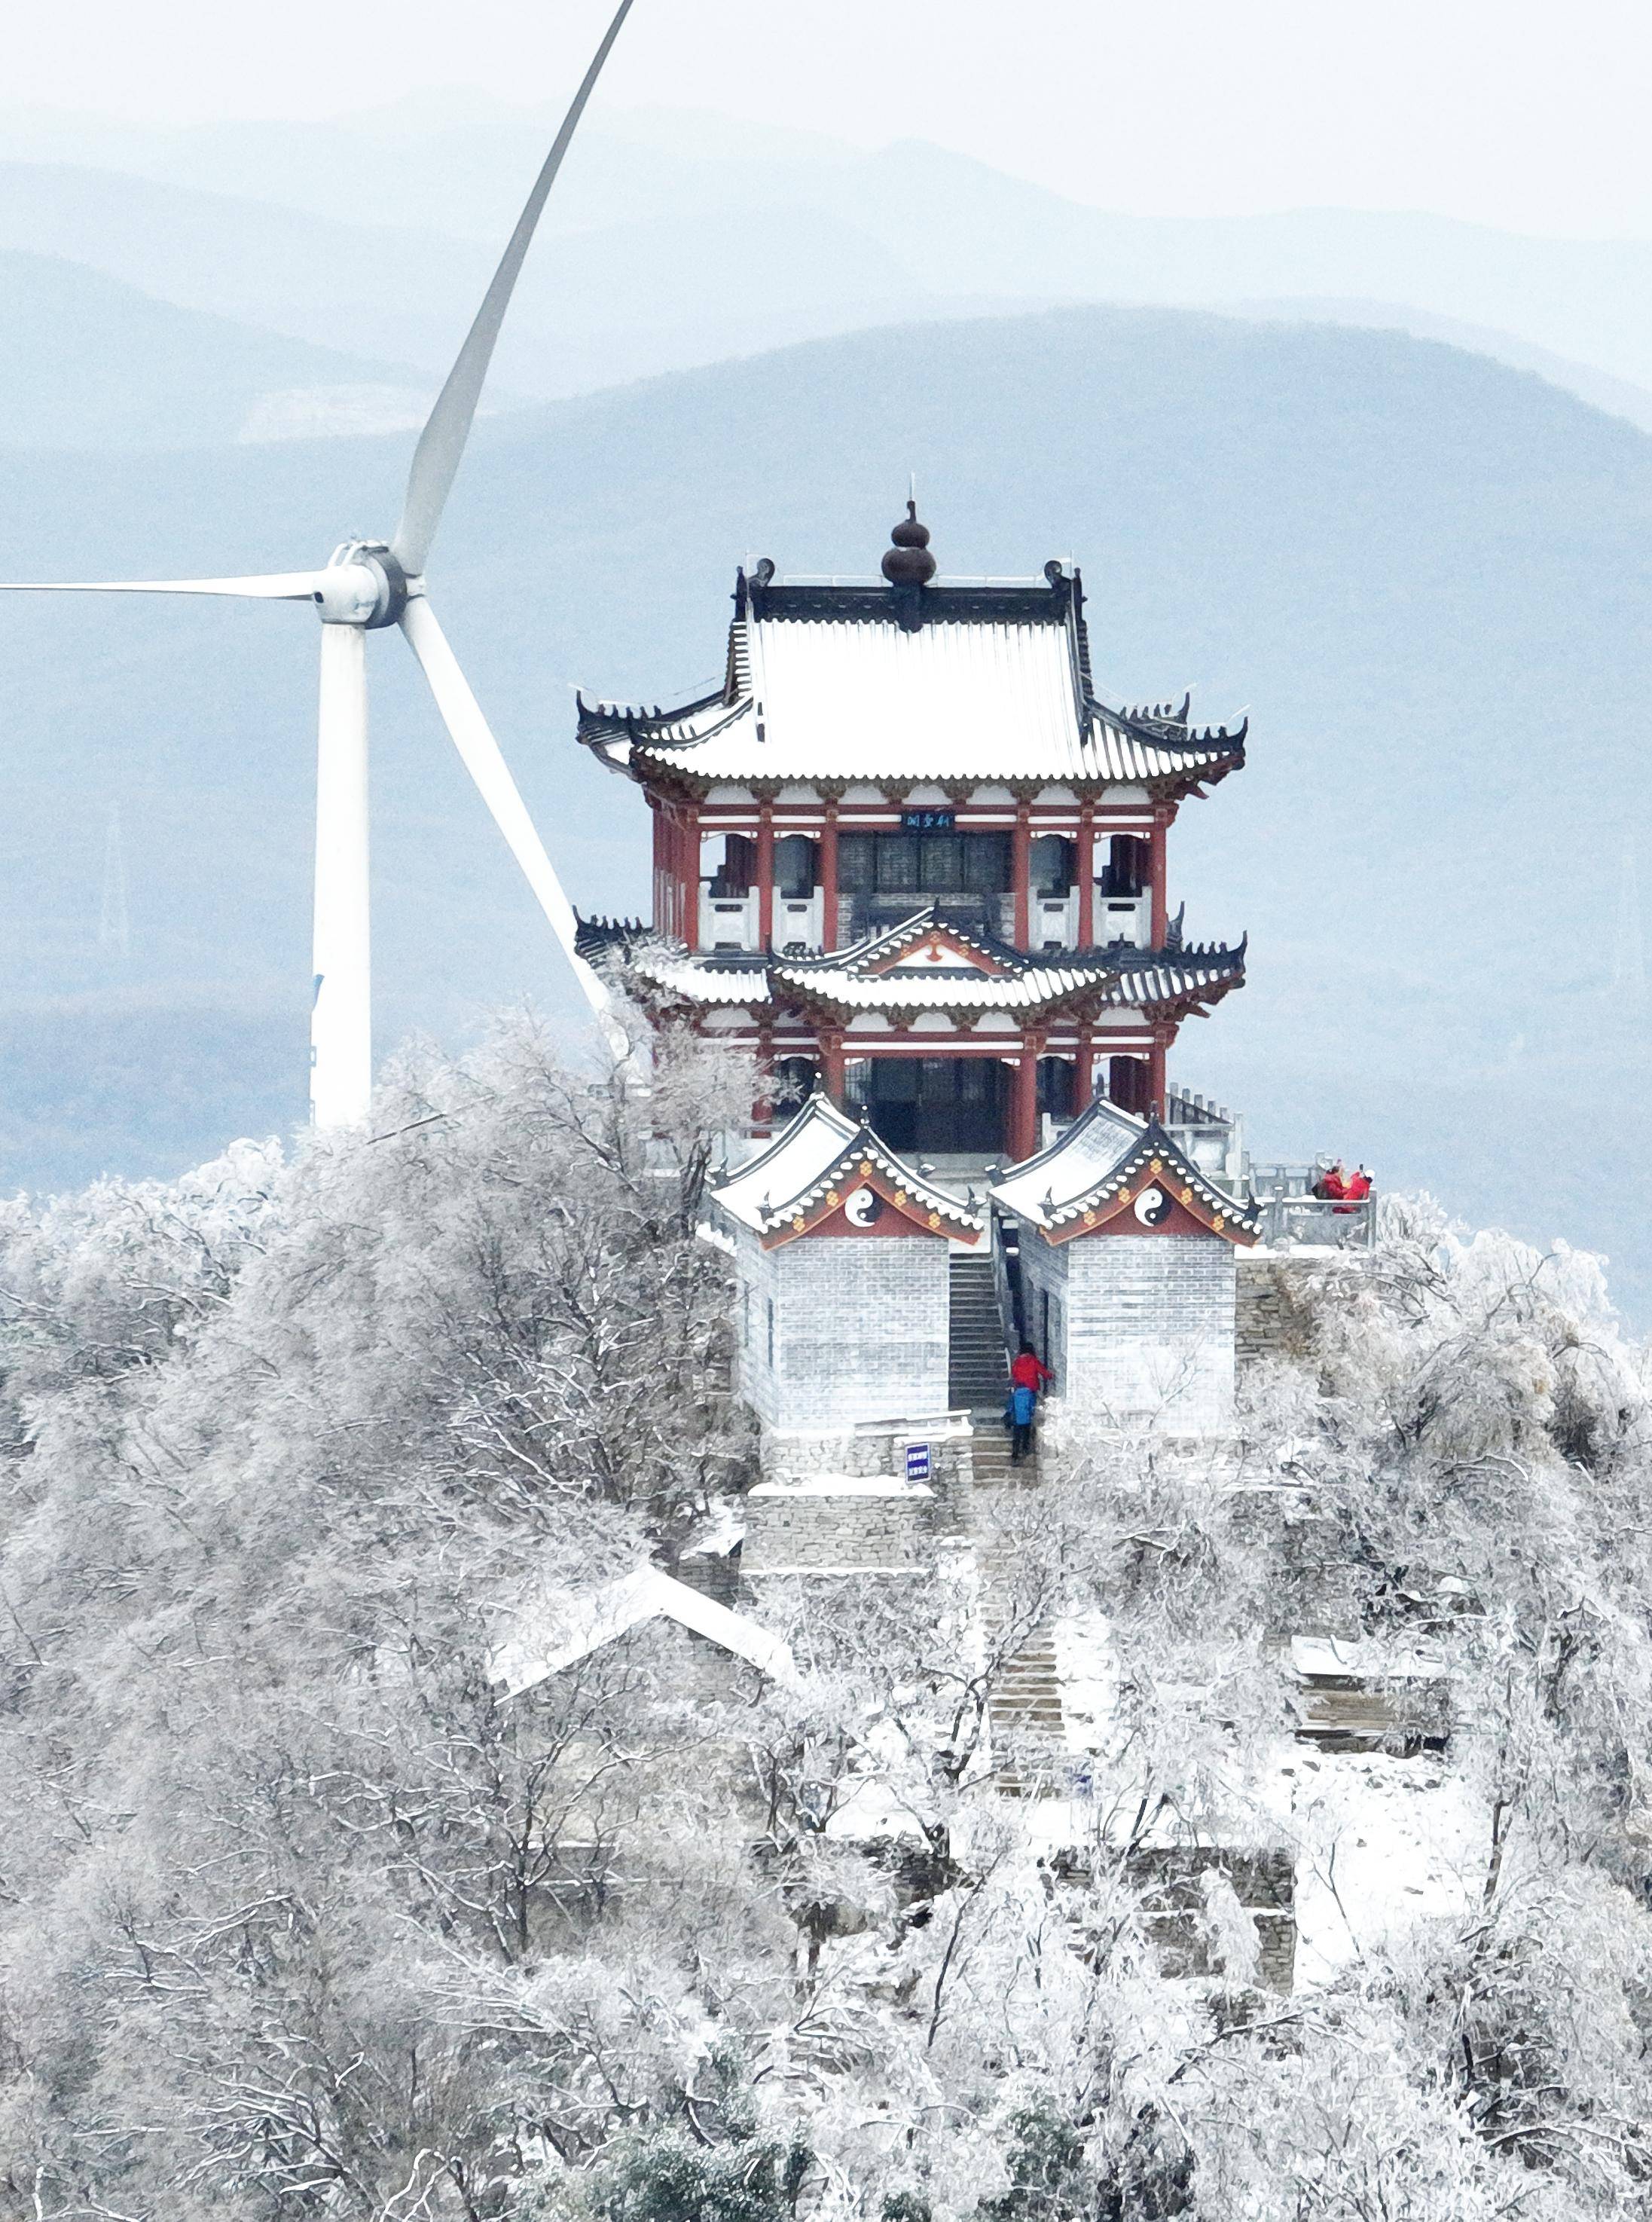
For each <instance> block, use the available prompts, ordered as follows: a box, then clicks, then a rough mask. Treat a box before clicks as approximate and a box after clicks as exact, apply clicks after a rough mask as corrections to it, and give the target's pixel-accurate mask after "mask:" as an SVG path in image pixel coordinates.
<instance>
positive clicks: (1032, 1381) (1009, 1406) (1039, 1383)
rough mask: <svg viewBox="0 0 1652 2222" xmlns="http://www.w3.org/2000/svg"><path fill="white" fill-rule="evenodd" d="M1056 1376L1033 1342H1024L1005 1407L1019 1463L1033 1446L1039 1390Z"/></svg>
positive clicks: (1013, 1367)
mask: <svg viewBox="0 0 1652 2222" xmlns="http://www.w3.org/2000/svg"><path fill="white" fill-rule="evenodd" d="M1054 1378H1055V1376H1054V1374H1053V1373H1052V1372H1051V1371H1050V1370H1049V1368H1048V1365H1045V1363H1044V1361H1043V1359H1042V1358H1040V1357H1039V1355H1038V1353H1037V1352H1036V1350H1035V1349H1034V1348H1033V1346H1032V1345H1031V1343H1029V1342H1023V1344H1022V1346H1021V1347H1020V1349H1019V1350H1018V1351H1017V1353H1016V1355H1015V1357H1014V1358H1013V1359H1011V1362H1010V1395H1009V1400H1008V1402H1007V1403H1005V1405H1004V1424H1005V1426H1006V1427H1007V1428H1009V1430H1010V1463H1011V1466H1019V1465H1020V1464H1021V1461H1022V1459H1024V1458H1025V1457H1026V1455H1027V1453H1029V1451H1030V1450H1031V1448H1032V1439H1033V1422H1034V1421H1035V1419H1036V1417H1037V1413H1038V1392H1039V1390H1041V1389H1042V1387H1043V1386H1044V1384H1045V1383H1046V1382H1047V1381H1053V1380H1054Z"/></svg>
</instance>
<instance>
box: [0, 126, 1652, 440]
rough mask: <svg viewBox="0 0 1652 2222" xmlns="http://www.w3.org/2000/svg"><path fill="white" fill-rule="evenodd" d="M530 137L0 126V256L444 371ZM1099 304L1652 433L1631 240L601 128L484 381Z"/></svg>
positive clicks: (547, 394)
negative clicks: (1457, 358) (1363, 333)
mask: <svg viewBox="0 0 1652 2222" xmlns="http://www.w3.org/2000/svg"><path fill="white" fill-rule="evenodd" d="M550 128H551V124H550V117H549V115H548V112H541V111H540V110H530V109H508V108H504V107H502V106H501V105H499V104H490V103H487V102H485V101H484V100H481V99H480V98H478V99H476V100H474V101H472V102H471V103H468V104H466V103H464V102H460V103H458V104H454V103H451V102H448V101H446V100H442V99H439V98H433V99H431V100H430V101H429V102H424V103H418V102H413V103H402V104H397V105H396V106H395V107H394V108H392V109H391V110H385V111H381V112H379V113H377V114H375V115H372V116H360V117H353V118H352V117H347V118H341V119H339V120H337V121H336V122H330V123H305V124H291V123H276V122H267V123H248V124H237V125H235V127H233V128H231V127H229V126H198V127H194V128H192V129H174V130H165V129H153V128H150V129H144V128H139V127H127V126H115V125H111V124H108V123H106V122H101V121H100V120H99V119H96V118H74V117H53V116H41V115H40V114H39V113H37V112H30V111H18V110H13V111H11V112H10V113H9V115H6V114H4V113H0V157H3V156H9V157H10V158H11V159H10V160H9V161H6V162H4V163H3V166H0V187H3V192H0V244H4V245H9V246H10V247H13V248H20V249H24V250H31V251H36V252H41V253H45V254H55V255H59V256H62V257H66V258H67V259H70V260H84V261H85V262H87V263H88V264H90V265H91V267H96V268H97V269H100V270H103V271H104V272H105V273H108V274H110V275H111V276H114V277H116V278H118V279H122V281H124V282H126V283H129V284H134V285H136V286H139V287H141V289H143V290H145V291H147V292H153V293H155V294H157V295H159V296H161V297H163V298H166V299H170V300H173V301H176V302H177V303H178V304H180V305H182V306H185V307H191V308H195V309H197V310H200V311H203V312H206V313H212V314H217V315H224V316H229V317H235V318H236V319H238V320H240V321H242V322H247V323H257V324H260V325H261V326H266V327H268V328H269V329H270V330H273V331H278V332H282V333H285V334H287V335H288V336H292V337H296V338H299V339H303V340H307V341H310V342H313V343H316V344H319V345H328V346H346V347H349V348H355V349H357V350H359V351H361V352H363V353H366V354H374V355H383V356H386V357H388V358H390V359H392V360H395V361H407V362H411V363H415V364H417V365H418V366H420V367H421V368H422V370H423V371H424V372H425V373H427V374H429V375H433V376H435V375H440V373H441V372H442V371H443V370H445V368H446V365H447V361H448V360H449V359H450V358H451V354H452V350H453V348H454V346H455V345H456V343H457V340H458V337H459V336H460V334H461V333H462V332H463V330H465V328H466V325H467V323H468V322H469V318H470V315H471V313H472V311H473V308H474V304H475V301H476V298H478V296H479V292H480V291H481V289H482V287H483V286H485V283H486V279H487V276H488V274H489V272H490V271H491V267H492V261H493V258H494V255H495V254H496V253H497V248H498V247H499V245H500V243H501V242H502V241H503V240H504V237H505V236H506V235H507V233H508V231H509V229H510V224H511V223H512V222H513V221H514V219H515V216H516V210H517V209H518V207H519V205H520V202H521V199H522V197H523V192H524V191H525V190H526V188H527V185H528V183H529V180H530V179H531V178H532V176H533V174H534V173H535V169H536V168H537V166H538V164H539V162H540V160H541V158H542V155H543V152H544V148H545V144H546V141H547V137H548V131H549V129H550ZM1096 299H1101V300H1114V301H1128V302H1137V303H1159V304H1187V305H1209V306H1226V307H1237V308H1240V309H1242V310H1243V309H1245V308H1247V306H1248V304H1254V303H1256V302H1267V303H1271V304H1277V305H1278V311H1279V312H1280V313H1283V314H1287V315H1288V314H1292V313H1294V312H1296V311H1295V308H1294V304H1300V313H1301V314H1303V315H1305V316H1311V317H1315V318H1317V319H1323V320H1329V321H1333V322H1349V323H1357V324H1367V323H1371V322H1372V321H1373V318H1374V315H1375V317H1377V319H1378V320H1379V321H1381V322H1383V323H1392V324H1393V325H1394V326H1396V327H1397V328H1399V329H1406V330H1413V331H1416V332H1417V333H1418V334H1419V335H1420V336H1454V337H1459V338H1461V340H1462V342H1463V343H1464V344H1468V345H1472V346H1474V348H1476V349H1478V350H1480V351H1482V352H1486V353H1488V354H1490V355H1492V356H1494V357H1495V358H1497V359H1499V360H1503V361H1510V362H1511V363H1513V364H1515V365H1516V366H1517V367H1534V368H1537V369H1539V370H1541V372H1542V374H1543V375H1544V376H1546V377H1549V378H1550V379H1552V380H1554V381H1555V382H1556V383H1558V384H1561V385H1562V386H1567V387H1568V388H1569V389H1571V390H1573V391H1575V392H1580V393H1581V394H1582V395H1583V396H1584V398H1586V399H1590V400H1592V401H1594V402H1596V403H1598V404H1599V405H1602V406H1607V407H1612V408H1616V409H1618V410H1620V411H1623V412H1624V413H1625V414H1627V415H1628V416H1629V417H1631V419H1633V420H1634V421H1636V422H1645V421H1646V420H1647V419H1648V418H1649V417H1652V311H1648V310H1647V309H1646V308H1645V307H1644V305H1643V304H1645V303H1646V302H1648V301H1649V299H1652V246H1649V245H1648V244H1647V243H1645V242H1636V241H1619V242H1611V241H1567V240H1548V239H1531V238H1521V237H1518V236H1516V235H1510V234H1505V233H1499V232H1497V231H1494V230H1492V229H1486V228H1484V227H1480V226H1475V225H1473V224H1467V223H1458V222H1455V221H1452V220H1449V219H1445V218H1441V217H1431V216H1421V215H1415V214H1406V213H1403V212H1401V213H1387V214H1385V213H1381V212H1373V211H1360V210H1287V211H1284V212H1281V213H1280V214H1278V215H1275V216H1267V217H1231V218H1229V217H1210V218H1198V219H1184V218H1174V219H1171V218H1156V217H1135V216H1126V215H1120V214H1118V213H1117V212H1113V211H1108V210H1103V209H1098V208H1090V207H1086V206H1085V205H1083V204H1079V203H1078V202H1074V201H1071V200H1067V199H1064V198H1062V197H1061V196H1060V195H1058V194H1054V193H1051V192H1049V191H1046V190H1045V189H1044V188H1042V187H1041V186H1036V185H1030V184H1028V183H1026V182H1025V181H1024V180H1022V179H1016V178H1012V177H1008V176H1005V175H1003V174H1002V173H998V172H995V171H993V170H992V169H991V168H990V167H988V166H986V165H984V164H982V163H980V162H978V161H975V160H972V159H970V158H968V157H966V156H963V155H961V154H951V153H948V151H946V150H944V149H942V148H936V147H931V146H927V145H924V144H923V143H920V142H916V141H913V142H904V143H900V144H896V145H893V146H890V147H887V148H880V149H876V150H873V151H872V152H862V151H860V150H859V149H856V148H850V147H847V146H844V147H835V146H834V145H833V144H832V143H831V142H830V141H818V142H817V141H809V140H807V139H804V138H803V137H802V136H801V135H794V134H786V133H768V134H765V133H762V132H759V131H755V130H754V129H750V128H749V127H745V126H741V125H737V124H735V123H733V122H729V120H728V119H717V118H704V119H698V120H697V119H692V118H686V119H685V118H680V117H674V116H670V115H666V116H641V117H628V116H625V115H623V113H622V114H620V115H618V116H598V117H595V118H593V119H592V121H591V124H590V125H589V126H588V128H587V129H586V130H585V132H584V133H582V135H581V136H580V138H579V140H578V141H576V144H575V147H574V148H573V152H572V154H571V155H570V157H569V160H568V163H567V166H566V170H565V172H564V174H563V177H562V179H560V183H559V186H558V191H557V194H556V196H555V198H554V201H553V204H552V205H551V207H550V209H549V210H548V215H547V219H546V233H545V236H544V238H543V239H541V242H540V245H539V247H538V248H537V249H536V251H535V255H534V256H533V257H532V258H531V260H530V261H529V267H528V271H527V273H526V275H525V278H524V281H523V293H522V296H521V298H519V300H518V302H517V304H516V309H515V311H513V316H512V320H511V323H510V326H509V327H508V328H507V330H506V333H505V336H504V343H503V353H502V356H501V363H500V380H501V385H502V386H503V387H504V388H505V389H508V390H510V389H514V390H516V391H518V392H522V393H523V394H529V395H536V396H538V397H540V398H542V399H550V398H554V397H556V396H559V395H563V394H567V393H572V392H589V391H592V390H594V389H597V388H598V387H601V386H606V385H610V384H613V383H615V382H616V381H618V380H623V379H626V378H631V377H637V376H647V375H651V374H654V373H657V372H659V371H661V370H665V369H672V368H679V367H688V366H691V365H693V364H696V363H700V362H710V361H720V360H724V359H727V358H728V357H729V356H731V355H742V354H746V353H750V352H754V351H759V350H760V349H762V348H769V347H773V346H777V345H781V344H785V343H787V342H791V341H793V340H796V339H799V338H807V337H811V336H827V335H829V334H831V333H833V332H838V331H844V330H856V329H860V328H863V327H865V326H867V325H871V324H877V323H894V322H900V321H903V320H904V319H906V318H908V317H911V316H914V315H922V316H924V317H941V316H949V315H954V314H976V313H979V312H980V311H983V310H985V309H989V308H992V309H1000V310H1004V311H1024V310H1026V309H1029V308H1036V307H1038V306H1041V305H1044V304H1049V303H1053V302H1056V301H1061V300H1067V301H1079V300H1096ZM1373 304H1375V308H1374V306H1373Z"/></svg>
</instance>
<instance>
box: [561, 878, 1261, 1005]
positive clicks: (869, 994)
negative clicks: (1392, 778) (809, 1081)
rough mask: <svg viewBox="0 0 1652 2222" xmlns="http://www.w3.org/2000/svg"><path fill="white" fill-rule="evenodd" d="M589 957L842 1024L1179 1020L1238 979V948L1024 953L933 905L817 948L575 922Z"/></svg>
mask: <svg viewBox="0 0 1652 2222" xmlns="http://www.w3.org/2000/svg"><path fill="white" fill-rule="evenodd" d="M579 946H580V951H581V953H582V954H583V955H585V957H592V958H600V957H604V956H605V955H612V954H614V953H616V951H624V952H625V953H626V954H627V955H628V956H629V961H630V971H631V976H632V977H633V979H634V980H635V981H636V982H638V983H639V985H640V986H641V988H642V989H643V990H644V992H645V993H650V992H651V998H652V1000H655V1001H663V1002H667V1003H671V1004H680V1005H684V1006H688V1007H693V1006H696V1005H698V1006H702V1007H706V1008H715V1007H717V1006H719V1005H721V1006H723V1007H735V1006H740V1005H745V1006H749V1007H762V1006H767V1007H771V1008H773V1009H782V1008H783V1009H787V1010H790V1011H794V1012H796V1013H797V1014H798V1015H800V1016H802V1017H805V1018H817V1019H819V1020H823V1021H827V1022H830V1021H833V1020H835V1021H837V1022H838V1023H842V1022H843V1021H844V1020H848V1019H851V1018H853V1017H854V1015H855V1014H857V1013H860V1012H872V1011H875V1012H880V1013H884V1014H888V1015H889V1016H891V1017H892V1018H894V1019H896V1020H900V1021H910V1018H911V1017H913V1016H915V1015H916V1014H918V1013H920V1012H939V1013H945V1014H948V1015H950V1016H952V1017H954V1018H957V1019H959V1020H967V1019H968V1018H969V1017H971V1016H973V1015H977V1014H980V1013H983V1012H988V1011H1005V1012H1013V1013H1014V1014H1016V1015H1017V1017H1020V1018H1034V1017H1038V1016H1042V1017H1045V1018H1049V1017H1052V1016H1054V1015H1056V1014H1066V1013H1071V1012H1077V1011H1082V1012H1084V1013H1086V1014H1088V1015H1090V1016H1092V1018H1098V1017H1099V1016H1100V1015H1101V1014H1103V1013H1104V1012H1108V1011H1140V1012H1143V1013H1150V1014H1152V1015H1154V1016H1155V1017H1158V1018H1164V1019H1172V1018H1182V1017H1185V1016H1186V1015H1187V1014H1188V1013H1190V1012H1192V1011H1195V1010H1207V1009H1209V1008H1210V1007H1211V1006H1212V1005H1213V1004H1215V1003H1217V1002H1218V1001H1220V1000H1221V998H1222V997H1223V995H1228V994H1230V992H1231V991H1232V990H1233V989H1235V988H1237V987H1239V986H1241V985H1242V983H1243V981H1244V976H1245V944H1244V942H1242V941H1241V942H1240V943H1239V944H1238V945H1236V947H1233V948H1224V947H1221V946H1218V945H1204V946H1196V947H1192V948H1184V947H1180V946H1177V947H1175V948H1172V949H1167V950H1163V951H1154V950H1145V949H1136V948H1131V947H1129V946H1128V945H1124V944H1120V945H1118V946H1117V947H1115V948H1110V949H1095V950H1085V951H1062V952H1061V954H1060V956H1059V957H1057V956H1054V955H1042V956H1034V955H1029V954H1027V953H1026V952H1024V951H1021V950H1018V949H1015V948H1012V947H1011V945H1010V944H1009V943H1008V942H1005V941H1001V940H998V938H995V937H992V936H989V935H986V934H983V933H981V932H979V930H978V929H972V928H971V927H968V926H962V925H960V924H955V923H954V922H953V921H951V920H948V918H947V917H946V915H945V913H944V911H943V909H942V906H941V905H940V904H938V903H929V904H926V905H925V906H924V907H923V909H922V910H919V911H916V912H914V913H913V914H912V916H911V917H910V918H908V919H904V920H902V921H901V922H900V923H899V924H898V925H897V926H892V927H890V928H887V929H885V931H883V932H879V933H874V934H869V935H868V936H867V938H865V939H864V940H862V941H860V942H859V943H857V944H856V945H855V946H854V948H851V949H844V950H835V951H831V952H830V953H829V954H825V955H820V956H813V957H810V956H802V955H795V956H787V957H774V956H772V955H766V954H764V953H763V952H757V953H756V954H754V955H751V956H746V955H716V954H713V955H710V956H699V957H691V956H689V955H688V953H687V952H686V951H685V950H683V949H681V948H680V947H678V946H675V945H673V944H671V943H669V942H666V941H661V940H660V939H659V938H656V937H655V936H654V935H652V934H650V933H649V932H648V930H647V929H646V928H644V927H643V926H641V925H636V924H627V925H616V924H610V923H609V922H607V921H604V922H602V923H600V924H598V923H595V922H591V921H582V922H581V926H580V930H579Z"/></svg>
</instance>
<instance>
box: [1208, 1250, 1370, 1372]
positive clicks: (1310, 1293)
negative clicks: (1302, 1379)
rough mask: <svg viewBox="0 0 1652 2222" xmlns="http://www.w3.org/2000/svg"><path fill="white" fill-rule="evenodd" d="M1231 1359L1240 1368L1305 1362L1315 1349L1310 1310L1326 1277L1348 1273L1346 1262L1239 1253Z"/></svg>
mask: <svg viewBox="0 0 1652 2222" xmlns="http://www.w3.org/2000/svg"><path fill="white" fill-rule="evenodd" d="M1238 1264H1239V1285H1238V1292H1237V1301H1236V1311H1235V1320H1234V1356H1235V1359H1236V1361H1237V1362H1238V1364H1239V1365H1252V1364H1254V1363H1255V1360H1256V1359H1259V1358H1284V1359H1304V1358H1306V1357H1307V1356H1308V1355H1309V1353H1310V1352H1311V1348H1312V1345H1313V1326H1312V1315H1313V1307H1314V1304H1315V1302H1316V1301H1317V1298H1318V1296H1319V1294H1320V1292H1321V1290H1323V1287H1324V1284H1325V1281H1326V1279H1327V1277H1328V1276H1330V1275H1331V1274H1334V1273H1345V1272H1348V1271H1350V1270H1353V1269H1351V1267H1350V1261H1349V1259H1346V1258H1328V1257H1308V1256H1295V1257H1293V1256H1292V1255H1290V1254H1289V1253H1288V1252H1284V1253H1281V1252H1279V1251H1263V1252H1255V1251H1252V1252H1245V1251H1241V1252H1240V1253H1239V1260H1238Z"/></svg>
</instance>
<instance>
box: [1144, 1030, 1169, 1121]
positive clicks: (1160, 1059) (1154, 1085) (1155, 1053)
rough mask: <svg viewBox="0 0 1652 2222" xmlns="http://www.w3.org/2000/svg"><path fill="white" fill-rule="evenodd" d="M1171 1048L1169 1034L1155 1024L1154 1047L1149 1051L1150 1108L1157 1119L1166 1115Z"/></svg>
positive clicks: (1150, 1111)
mask: <svg viewBox="0 0 1652 2222" xmlns="http://www.w3.org/2000/svg"><path fill="white" fill-rule="evenodd" d="M1169 1049H1170V1036H1169V1034H1168V1033H1167V1032H1166V1030H1165V1029H1164V1028H1163V1027H1162V1026H1155V1028H1154V1029H1153V1047H1152V1049H1151V1050H1150V1051H1148V1113H1149V1115H1150V1116H1152V1117H1153V1118H1155V1119H1162V1118H1163V1117H1164V1115H1165V1059H1166V1058H1167V1054H1168V1052H1169Z"/></svg>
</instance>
